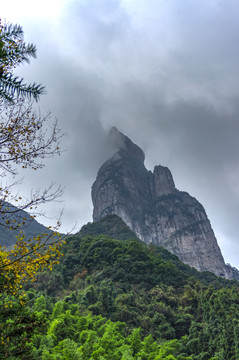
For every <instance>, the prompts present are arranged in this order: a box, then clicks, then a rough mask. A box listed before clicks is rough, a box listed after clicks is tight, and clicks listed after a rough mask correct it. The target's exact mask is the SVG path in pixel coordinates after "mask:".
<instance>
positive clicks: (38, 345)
mask: <svg viewBox="0 0 239 360" xmlns="http://www.w3.org/2000/svg"><path fill="white" fill-rule="evenodd" d="M63 253H64V256H63V257H62V259H61V261H60V263H59V264H58V265H56V266H55V267H54V268H53V270H52V271H50V270H46V271H45V272H41V273H39V274H38V277H37V281H36V282H35V283H32V284H29V285H28V286H27V287H26V289H25V291H26V297H25V300H24V301H23V302H21V301H20V300H19V298H17V299H16V298H14V296H12V295H11V296H8V299H7V301H8V302H7V303H8V304H11V305H8V306H7V307H5V306H4V301H6V299H5V300H4V299H3V301H2V304H1V305H2V306H1V309H2V310H1V314H0V316H1V319H0V324H1V325H0V326H1V329H0V330H1V334H2V335H1V344H0V358H5V359H6V358H7V359H10V360H11V359H26V360H27V359H31V360H32V359H33V360H34V359H43V360H78V359H79V360H83V359H84V360H93V359H94V360H111V359H112V360H118V359H119V360H131V359H137V360H151V359H152V360H153V359H155V360H158V359H167V360H174V359H178V360H183V359H195V360H196V359H197V360H209V359H210V360H212V359H214V360H216V359H218V360H219V359H220V360H234V359H235V360H236V359H239V286H238V283H237V282H235V281H228V280H225V279H222V278H218V277H216V276H215V275H213V274H211V273H208V272H204V273H199V272H197V271H196V270H195V269H192V268H190V267H189V266H187V265H185V264H183V263H182V262H181V261H179V260H178V258H177V257H176V256H174V255H172V254H170V253H169V252H168V251H167V250H165V249H164V248H161V247H157V246H154V245H150V246H147V245H145V244H144V243H142V242H141V241H140V240H138V239H137V238H136V236H135V234H134V233H133V232H132V231H131V230H130V229H129V228H128V227H127V226H126V225H125V224H124V223H123V222H122V221H121V220H120V219H119V218H118V217H117V216H114V215H111V216H107V217H106V218H104V219H103V220H101V221H100V222H98V223H93V224H88V225H85V226H84V227H83V228H82V230H81V232H80V233H78V234H76V235H74V236H71V237H69V238H68V239H67V241H66V244H65V245H64V248H63ZM5 303H6V302H5Z"/></svg>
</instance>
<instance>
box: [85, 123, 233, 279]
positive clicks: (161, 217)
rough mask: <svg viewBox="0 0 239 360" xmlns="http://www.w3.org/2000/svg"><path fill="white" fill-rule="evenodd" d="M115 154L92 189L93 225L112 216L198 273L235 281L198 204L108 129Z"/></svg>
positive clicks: (166, 173)
mask: <svg viewBox="0 0 239 360" xmlns="http://www.w3.org/2000/svg"><path fill="white" fill-rule="evenodd" d="M111 137H112V139H113V140H114V142H115V143H116V144H117V147H118V151H117V152H116V153H115V154H114V155H113V156H112V157H111V158H110V159H109V160H108V161H106V162H105V163H104V164H103V165H102V166H101V168H100V169H99V171H98V174H97V178H96V180H95V182H94V184H93V186H92V201H93V206H94V210H93V221H98V220H100V219H102V218H103V217H104V216H106V215H108V214H116V215H118V216H120V217H121V218H122V220H123V221H124V222H125V223H126V224H127V225H128V226H129V227H130V229H132V230H133V231H134V232H135V234H136V235H137V236H138V237H139V238H140V239H141V240H143V241H145V242H146V243H148V244H149V243H151V242H152V243H154V244H158V245H161V246H164V247H165V248H166V249H168V250H169V251H170V252H172V253H173V254H175V255H177V256H178V257H179V259H180V260H182V261H183V262H184V263H186V264H188V265H190V266H193V267H194V268H196V269H197V270H199V271H210V272H212V273H214V274H215V275H218V276H222V277H225V278H229V279H232V278H235V279H238V280H239V275H238V274H239V273H238V271H237V270H236V269H234V268H231V267H230V266H228V265H225V262H224V259H223V256H222V254H221V250H220V248H219V246H218V244H217V240H216V237H215V235H214V232H213V230H212V227H211V225H210V222H209V220H208V217H207V215H206V212H205V210H204V208H203V206H202V205H201V204H200V203H199V202H198V201H197V200H196V199H195V198H194V197H192V196H190V195H189V194H188V193H186V192H182V191H179V190H177V189H176V187H175V184H174V180H173V177H172V174H171V172H170V170H169V169H168V168H167V167H164V166H161V165H159V166H156V167H155V168H154V171H153V173H152V172H151V171H148V170H147V169H146V168H145V166H144V159H145V156H144V153H143V151H142V150H141V149H140V148H139V147H138V146H137V145H136V144H134V143H133V142H132V141H131V140H130V139H129V138H128V137H127V136H125V135H123V134H122V133H120V132H119V131H118V130H117V129H116V128H112V130H111Z"/></svg>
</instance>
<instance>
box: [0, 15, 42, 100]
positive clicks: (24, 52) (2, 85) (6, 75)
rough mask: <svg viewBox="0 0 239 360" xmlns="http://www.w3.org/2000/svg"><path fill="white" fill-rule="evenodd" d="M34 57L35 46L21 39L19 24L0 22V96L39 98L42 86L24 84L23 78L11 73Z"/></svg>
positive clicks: (9, 98)
mask: <svg viewBox="0 0 239 360" xmlns="http://www.w3.org/2000/svg"><path fill="white" fill-rule="evenodd" d="M30 57H36V47H35V45H33V44H26V43H24V41H23V30H22V28H21V26H19V25H12V24H2V23H1V22H0V98H3V99H6V100H7V101H11V102H12V101H13V100H15V99H16V96H15V95H17V96H19V95H20V96H21V97H24V98H26V97H28V98H31V97H33V98H34V99H35V100H38V99H39V95H41V94H42V93H43V92H44V87H43V86H41V85H37V84H35V83H34V84H29V85H26V84H24V83H23V79H19V78H18V77H16V76H14V75H13V74H12V71H13V69H14V68H15V67H16V66H18V65H20V64H22V63H24V62H29V58H30Z"/></svg>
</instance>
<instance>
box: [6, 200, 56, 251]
mask: <svg viewBox="0 0 239 360" xmlns="http://www.w3.org/2000/svg"><path fill="white" fill-rule="evenodd" d="M4 206H5V207H8V208H9V211H10V212H9V213H6V214H5V215H4V216H3V215H2V214H0V245H1V246H5V247H6V248H7V249H9V248H11V247H12V246H13V245H14V244H15V243H16V236H17V235H19V231H22V233H23V234H24V235H25V237H26V239H29V238H32V237H34V236H37V235H41V234H43V233H46V232H48V233H49V232H50V230H49V229H47V228H46V227H45V226H44V225H42V224H40V223H39V222H37V221H36V220H35V219H32V218H31V216H30V215H29V214H28V213H27V212H26V211H23V210H20V211H18V208H17V207H15V206H13V205H11V204H7V203H5V204H4ZM8 219H9V221H10V222H11V225H12V226H15V227H17V230H12V229H10V228H9V227H10V225H8V226H6V225H5V224H6V220H8ZM23 223H24V225H21V226H18V225H20V224H23Z"/></svg>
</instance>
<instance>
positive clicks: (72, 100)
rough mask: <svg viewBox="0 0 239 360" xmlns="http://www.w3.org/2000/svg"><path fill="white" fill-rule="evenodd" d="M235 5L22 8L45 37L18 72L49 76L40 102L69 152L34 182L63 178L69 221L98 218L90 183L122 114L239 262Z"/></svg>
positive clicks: (28, 24) (36, 34)
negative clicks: (34, 14) (53, 13)
mask: <svg viewBox="0 0 239 360" xmlns="http://www.w3.org/2000/svg"><path fill="white" fill-rule="evenodd" d="M238 15H239V4H238V2H237V1H236V0H231V1H230V2H222V1H220V0H211V1H208V0H207V1H206V0H202V1H193V2H192V1H189V0H182V1H180V2H179V1H178V0H169V1H164V2H163V1H160V2H159V1H156V0H147V1H146V0H140V1H137V2H136V1H126V0H124V1H123V0H89V1H71V2H69V4H67V5H66V7H65V11H64V14H62V15H61V17H60V18H59V19H57V21H54V23H51V22H47V21H46V20H44V21H43V20H42V19H41V20H39V22H38V21H36V20H34V23H33V21H31V19H30V17H29V18H27V19H23V21H22V22H21V19H19V22H20V23H21V24H22V25H23V27H24V30H25V33H26V35H27V34H30V41H32V42H34V43H36V44H37V48H38V60H37V61H34V63H32V64H31V65H30V66H25V67H24V68H22V70H21V74H23V76H24V78H25V79H26V80H27V81H32V79H33V80H35V81H38V82H41V83H44V84H45V85H46V88H47V96H45V97H44V98H43V99H42V100H41V103H40V106H41V108H42V109H43V110H47V109H51V110H52V112H53V113H54V114H55V115H56V116H57V118H58V119H59V123H60V126H61V127H62V129H63V131H65V132H66V133H67V135H66V137H65V139H64V147H65V148H66V149H67V151H66V153H64V154H63V155H62V156H61V157H60V158H59V159H54V160H52V161H49V162H47V165H48V166H47V167H46V168H45V169H44V170H42V171H41V172H39V175H38V177H37V179H36V178H34V179H33V176H32V175H29V176H28V179H27V185H25V186H26V188H27V187H29V186H31V184H32V185H33V184H38V183H39V184H41V183H43V182H44V183H45V182H47V181H50V180H51V179H55V180H57V181H59V182H60V183H62V184H63V185H65V188H66V191H65V195H64V201H65V220H64V219H63V220H64V221H65V227H68V228H70V227H71V226H72V224H73V223H74V222H75V221H78V224H79V225H80V224H83V223H85V222H87V221H90V220H91V211H92V208H91V203H90V187H91V184H92V182H93V180H94V178H95V176H96V173H97V170H98V168H99V166H100V165H101V164H102V162H103V161H104V160H106V159H107V157H109V156H110V155H111V154H112V152H113V149H112V148H111V146H110V144H108V142H107V132H108V130H109V129H110V127H111V126H113V125H116V126H117V127H118V128H119V130H120V131H122V132H124V133H125V134H126V135H127V136H129V137H131V139H132V140H133V141H134V142H136V143H137V144H138V145H139V146H141V147H142V148H143V150H144V151H145V153H146V165H147V166H148V167H149V168H152V167H153V166H154V165H157V164H159V163H161V164H162V165H166V166H168V167H169V168H170V169H171V171H172V173H173V175H174V178H175V182H176V186H177V187H178V188H179V189H182V190H185V191H188V192H190V193H191V195H193V196H195V197H197V198H198V200H199V201H201V202H202V204H203V205H204V207H205V208H206V211H207V213H208V215H209V218H210V219H211V221H212V226H213V228H214V229H215V232H216V235H217V237H218V240H219V244H220V246H221V247H222V249H223V253H224V254H225V258H226V261H229V262H231V263H232V264H233V265H237V266H239V263H238V259H237V257H236V254H237V252H238V250H239V239H238V235H237V234H238V233H239V228H238V227H239V225H238V219H237V214H238V213H239V211H238V210H239V187H238V175H239V174H238V169H239V164H238V162H239V159H238V154H239V142H238V139H237V138H238V135H237V134H238V133H239V121H238V115H239V108H238V97H239V61H238V60H239V48H238V46H237V44H238V40H239V22H238ZM28 36H29V35H28ZM27 39H28V37H27ZM42 179H44V181H43V180H42ZM58 208H59V206H58V205H57V204H56V205H52V206H51V208H50V207H49V209H48V211H49V212H50V214H51V215H53V214H54V213H55V212H56V211H57V209H58Z"/></svg>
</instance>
